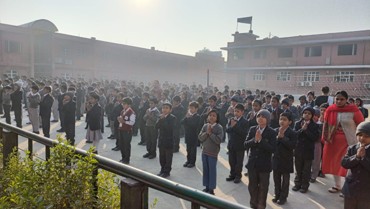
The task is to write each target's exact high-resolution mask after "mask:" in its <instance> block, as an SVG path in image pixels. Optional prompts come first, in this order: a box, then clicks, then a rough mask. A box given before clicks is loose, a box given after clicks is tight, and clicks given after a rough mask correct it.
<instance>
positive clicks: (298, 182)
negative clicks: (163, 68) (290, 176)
mask: <svg viewBox="0 0 370 209" xmlns="http://www.w3.org/2000/svg"><path fill="white" fill-rule="evenodd" d="M294 165H295V170H296V176H295V178H294V184H295V186H297V187H300V188H302V189H308V187H309V186H310V182H309V181H310V178H311V165H312V160H304V159H303V158H302V157H299V156H298V157H295V161H294Z"/></svg>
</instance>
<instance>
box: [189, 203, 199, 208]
mask: <svg viewBox="0 0 370 209" xmlns="http://www.w3.org/2000/svg"><path fill="white" fill-rule="evenodd" d="M191 209H200V205H199V204H198V203H195V202H192V203H191Z"/></svg>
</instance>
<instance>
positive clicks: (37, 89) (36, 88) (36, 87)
mask: <svg viewBox="0 0 370 209" xmlns="http://www.w3.org/2000/svg"><path fill="white" fill-rule="evenodd" d="M31 89H33V90H36V91H39V90H40V89H39V87H38V86H37V85H33V86H31Z"/></svg>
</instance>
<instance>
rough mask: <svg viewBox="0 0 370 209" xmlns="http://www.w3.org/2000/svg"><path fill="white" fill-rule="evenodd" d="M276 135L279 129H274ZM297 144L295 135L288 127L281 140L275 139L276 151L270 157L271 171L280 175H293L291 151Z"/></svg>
mask: <svg viewBox="0 0 370 209" xmlns="http://www.w3.org/2000/svg"><path fill="white" fill-rule="evenodd" d="M275 132H276V134H278V133H279V128H276V129H275ZM296 144H297V133H296V132H295V131H293V129H291V128H290V127H288V129H287V130H286V131H285V133H284V137H283V138H277V137H276V150H275V153H274V156H273V157H272V169H273V170H276V171H280V172H282V173H293V172H294V168H293V151H294V148H295V146H296Z"/></svg>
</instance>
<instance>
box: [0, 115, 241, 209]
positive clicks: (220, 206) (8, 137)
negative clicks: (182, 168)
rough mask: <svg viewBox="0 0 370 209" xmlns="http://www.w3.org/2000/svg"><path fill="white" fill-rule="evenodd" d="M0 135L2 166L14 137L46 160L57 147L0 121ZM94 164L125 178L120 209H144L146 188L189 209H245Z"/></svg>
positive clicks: (129, 170) (103, 162)
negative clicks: (35, 145)
mask: <svg viewBox="0 0 370 209" xmlns="http://www.w3.org/2000/svg"><path fill="white" fill-rule="evenodd" d="M0 135H1V136H2V140H3V155H4V157H3V159H4V162H3V163H4V165H5V164H6V159H7V157H8V155H9V154H10V153H11V152H12V151H13V149H14V147H18V136H23V137H25V138H27V139H28V150H29V152H30V153H31V154H32V152H33V146H32V143H33V141H35V142H38V143H40V144H43V145H44V146H45V158H46V159H49V157H50V147H53V146H54V145H56V144H58V143H59V142H58V141H55V140H52V139H50V138H46V137H43V136H40V135H37V134H34V133H32V132H29V131H25V130H23V129H20V128H18V127H14V126H11V125H9V124H6V123H3V122H0ZM75 152H76V154H79V155H82V156H87V152H86V151H85V150H82V149H79V148H75ZM94 158H95V159H96V160H97V161H98V164H97V166H98V168H99V169H104V170H106V171H109V172H112V173H114V174H116V175H119V176H123V177H126V178H124V179H122V180H121V208H135V209H136V208H138V209H147V208H148V188H152V189H156V190H159V191H162V192H164V193H167V194H169V195H172V196H175V197H178V198H181V199H184V200H187V201H189V202H191V208H192V209H200V207H205V208H215V209H247V208H248V207H245V206H243V205H240V204H237V203H233V202H229V201H227V200H224V199H222V198H219V197H216V196H213V195H209V194H206V193H204V192H202V191H199V190H197V189H194V188H191V187H188V186H185V185H182V184H179V183H176V182H173V181H170V180H167V179H163V178H161V177H158V176H156V175H153V174H151V173H148V172H145V171H142V170H140V169H137V168H134V167H131V166H129V165H125V164H122V163H119V162H117V161H114V160H111V159H109V158H106V157H103V156H100V155H94Z"/></svg>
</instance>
